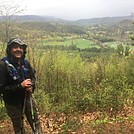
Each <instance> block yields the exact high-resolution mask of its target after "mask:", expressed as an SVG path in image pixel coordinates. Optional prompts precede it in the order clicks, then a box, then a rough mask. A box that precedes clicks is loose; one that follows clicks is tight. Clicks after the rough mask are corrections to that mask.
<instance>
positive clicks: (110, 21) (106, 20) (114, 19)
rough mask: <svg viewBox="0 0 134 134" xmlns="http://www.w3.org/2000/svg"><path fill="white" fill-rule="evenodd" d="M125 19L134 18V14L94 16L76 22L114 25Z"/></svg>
mask: <svg viewBox="0 0 134 134" xmlns="http://www.w3.org/2000/svg"><path fill="white" fill-rule="evenodd" d="M124 20H131V21H132V20H133V21H134V16H121V17H120V16H119V17H103V18H92V19H80V20H77V21H75V23H76V24H81V25H99V24H101V25H114V24H118V23H120V22H122V21H124Z"/></svg>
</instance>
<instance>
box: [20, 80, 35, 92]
mask: <svg viewBox="0 0 134 134" xmlns="http://www.w3.org/2000/svg"><path fill="white" fill-rule="evenodd" d="M21 86H22V87H23V88H25V89H26V91H28V92H32V89H33V88H32V81H31V79H26V80H24V81H23V82H22V83H21Z"/></svg>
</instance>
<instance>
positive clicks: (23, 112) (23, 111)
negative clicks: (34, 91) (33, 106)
mask: <svg viewBox="0 0 134 134" xmlns="http://www.w3.org/2000/svg"><path fill="white" fill-rule="evenodd" d="M26 98H27V92H25V97H24V102H23V103H24V104H23V108H22V123H21V132H22V133H24V132H23V131H24V128H23V127H24V115H25V109H26Z"/></svg>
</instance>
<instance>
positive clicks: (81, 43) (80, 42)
mask: <svg viewBox="0 0 134 134" xmlns="http://www.w3.org/2000/svg"><path fill="white" fill-rule="evenodd" d="M44 44H45V45H64V46H70V45H76V46H77V48H80V49H84V48H92V47H96V48H100V46H98V45H95V43H94V42H93V41H91V40H86V39H83V38H80V39H68V40H65V41H63V42H61V41H53V42H45V43H44Z"/></svg>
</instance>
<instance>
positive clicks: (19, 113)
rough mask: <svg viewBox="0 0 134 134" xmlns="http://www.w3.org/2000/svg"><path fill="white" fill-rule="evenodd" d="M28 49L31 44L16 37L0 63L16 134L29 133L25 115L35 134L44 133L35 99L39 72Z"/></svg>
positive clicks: (2, 85) (2, 89)
mask: <svg viewBox="0 0 134 134" xmlns="http://www.w3.org/2000/svg"><path fill="white" fill-rule="evenodd" d="M26 48H27V45H26V44H25V43H24V42H23V41H22V40H20V39H19V38H13V39H11V40H10V41H9V42H8V43H7V48H6V54H7V56H6V57H4V58H2V60H1V62H0V93H1V94H3V100H4V103H5V107H6V109H7V113H8V115H9V117H10V119H11V121H12V124H13V128H14V132H15V134H25V130H24V125H23V118H24V115H25V116H26V117H27V120H28V122H29V124H30V126H31V128H32V132H33V134H42V131H41V126H40V121H39V117H38V114H37V108H36V103H35V100H34V97H33V92H34V89H35V71H34V70H33V68H32V67H31V65H30V63H29V62H28V61H27V60H26V59H25V54H26Z"/></svg>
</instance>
